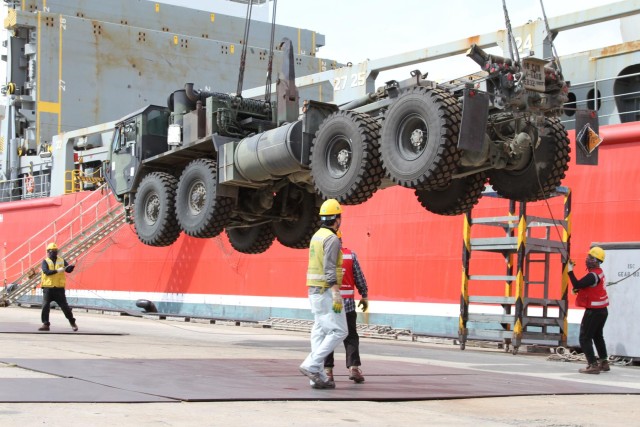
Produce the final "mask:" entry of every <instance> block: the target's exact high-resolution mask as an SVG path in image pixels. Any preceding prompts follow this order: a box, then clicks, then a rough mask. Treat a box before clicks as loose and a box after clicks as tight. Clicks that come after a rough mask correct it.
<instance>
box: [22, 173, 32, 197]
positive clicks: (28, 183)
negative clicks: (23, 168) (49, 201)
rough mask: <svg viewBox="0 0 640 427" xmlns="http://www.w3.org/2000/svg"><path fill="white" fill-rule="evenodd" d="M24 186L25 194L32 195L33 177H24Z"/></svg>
mask: <svg viewBox="0 0 640 427" xmlns="http://www.w3.org/2000/svg"><path fill="white" fill-rule="evenodd" d="M24 186H25V187H26V189H27V193H33V187H34V182H33V176H31V175H27V176H26V178H25V179H24Z"/></svg>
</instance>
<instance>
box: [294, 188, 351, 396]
mask: <svg viewBox="0 0 640 427" xmlns="http://www.w3.org/2000/svg"><path fill="white" fill-rule="evenodd" d="M320 220H321V221H322V225H321V227H320V229H319V230H318V231H316V233H315V234H314V235H313V237H312V238H311V242H310V243H309V265H308V268H307V288H308V294H309V303H310V305H311V312H312V313H313V317H314V322H313V327H312V329H311V352H310V353H309V355H308V356H307V357H306V358H305V360H304V361H303V362H302V364H301V365H300V368H299V370H300V372H301V373H302V374H303V375H306V376H307V377H308V378H309V381H310V384H311V387H312V388H319V389H324V388H335V387H336V383H335V382H334V381H333V380H331V379H330V378H329V377H328V376H327V374H326V372H325V371H324V360H325V358H326V357H327V356H328V355H329V353H331V352H333V350H334V349H335V348H336V347H337V346H338V345H340V343H341V342H342V341H343V340H344V339H345V337H346V336H347V319H346V316H345V313H344V310H343V301H342V297H341V296H340V284H341V283H342V252H341V251H340V249H341V246H342V244H341V243H340V239H338V236H336V231H337V230H338V229H339V228H340V224H341V221H342V207H341V206H340V203H338V201H337V200H335V199H329V200H327V201H325V202H324V203H323V204H322V206H321V207H320Z"/></svg>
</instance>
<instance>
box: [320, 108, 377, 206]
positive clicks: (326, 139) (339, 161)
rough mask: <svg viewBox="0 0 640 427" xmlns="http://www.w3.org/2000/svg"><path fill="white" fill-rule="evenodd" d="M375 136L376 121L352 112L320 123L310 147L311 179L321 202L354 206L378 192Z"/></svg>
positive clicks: (335, 115)
mask: <svg viewBox="0 0 640 427" xmlns="http://www.w3.org/2000/svg"><path fill="white" fill-rule="evenodd" d="M379 134H380V125H378V122H376V121H375V120H374V119H372V118H371V117H369V116H368V115H367V114H361V113H355V112H353V111H338V112H335V113H333V114H332V115H330V116H329V117H327V118H326V119H325V120H324V121H323V122H322V124H321V125H320V128H319V129H318V131H317V132H316V136H315V138H314V140H313V143H312V145H311V176H312V177H313V181H314V185H315V188H316V191H317V193H318V194H320V196H322V198H323V199H336V200H338V201H339V202H340V203H342V204H345V205H357V204H359V203H363V202H365V201H367V200H368V199H369V198H371V196H372V195H373V193H375V192H376V191H377V190H378V188H379V187H380V183H381V182H382V177H383V176H384V170H383V169H382V164H381V162H380V154H379V152H378V147H379Z"/></svg>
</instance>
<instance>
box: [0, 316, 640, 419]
mask: <svg viewBox="0 0 640 427" xmlns="http://www.w3.org/2000/svg"><path fill="white" fill-rule="evenodd" d="M74 313H75V316H76V318H77V323H78V326H79V328H80V329H79V331H78V332H73V331H72V330H71V328H70V327H69V325H68V323H67V321H66V319H64V317H63V316H62V313H61V312H60V311H59V310H53V311H52V313H51V323H52V325H51V331H50V332H38V331H37V328H38V327H39V326H40V322H39V319H40V311H39V310H38V309H29V308H21V307H7V308H0V384H2V386H1V387H0V425H2V426H20V427H26V426H35V425H38V426H40V425H51V426H57V425H60V426H65V427H69V426H87V425H92V426H113V425H114V424H115V425H119V426H129V425H131V426H134V425H135V426H147V425H148V426H157V425H166V426H217V425H224V426H250V425H260V426H288V425H291V426H313V425H325V426H326V425H331V426H343V425H360V424H361V425H367V426H398V425H405V426H412V425H457V426H478V425H482V426H513V425H527V426H549V425H554V426H599V425H602V426H604V425H607V426H615V425H620V426H622V425H624V426H628V425H634V424H636V423H637V420H638V419H640V417H639V416H640V407H639V405H638V404H637V403H638V402H639V401H640V400H639V397H638V394H640V368H638V367H636V366H620V365H613V366H612V369H611V371H610V372H607V373H601V374H600V375H584V374H579V373H578V369H579V368H581V367H583V366H584V363H581V362H567V361H558V360H553V359H552V358H550V357H549V353H531V354H530V353H527V352H526V351H520V352H519V353H518V354H517V355H513V354H511V353H506V352H504V351H503V350H500V349H498V348H497V346H496V347H474V346H467V348H466V350H464V351H461V350H460V349H459V347H458V346H456V345H453V343H452V342H451V340H440V341H438V340H434V341H433V342H429V341H428V340H421V341H417V342H416V341H411V340H402V341H398V340H382V339H372V338H361V353H362V360H363V366H362V370H363V373H364V375H365V377H366V381H365V382H364V383H362V384H355V383H354V382H353V381H349V379H348V378H347V370H346V368H344V366H343V365H342V364H343V363H344V349H343V348H340V349H339V350H338V351H337V353H336V364H337V365H339V367H336V369H335V375H336V389H334V390H314V389H311V388H310V386H309V383H308V380H307V378H306V377H304V376H302V375H301V374H300V373H299V372H298V365H299V364H300V363H301V361H302V360H303V359H304V358H305V356H306V355H307V353H308V351H309V336H308V333H305V332H295V331H286V330H275V329H267V328H264V327H262V326H260V325H257V324H242V325H236V324H235V323H233V322H218V323H215V324H210V323H208V322H206V323H205V322H195V321H193V320H192V321H191V322H185V321H184V319H179V318H178V319H173V320H171V318H167V319H164V320H158V319H156V318H151V317H145V318H142V317H134V316H122V315H115V314H112V315H109V314H105V313H96V312H92V311H87V310H79V309H76V310H75V311H74ZM605 338H606V337H605Z"/></svg>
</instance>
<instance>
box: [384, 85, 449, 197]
mask: <svg viewBox="0 0 640 427" xmlns="http://www.w3.org/2000/svg"><path fill="white" fill-rule="evenodd" d="M460 118H461V109H460V104H459V103H458V100H457V99H455V98H454V97H453V96H451V95H450V94H449V93H447V92H445V91H443V90H440V89H430V88H425V87H414V88H412V89H409V90H408V91H407V92H405V93H403V94H402V95H400V97H399V98H398V100H397V101H396V102H395V103H393V104H392V105H391V107H390V108H389V110H388V111H387V113H386V114H385V117H384V122H383V123H382V134H381V141H380V156H381V158H382V164H383V166H384V168H385V170H386V172H387V174H388V175H389V177H390V178H391V179H392V180H393V182H395V183H397V184H399V185H402V186H403V187H410V188H419V189H424V190H430V189H435V188H442V187H445V186H446V185H448V184H449V181H451V175H452V174H453V173H454V171H455V170H456V169H457V167H458V164H459V162H460V152H459V150H458V148H457V144H458V132H459V128H460Z"/></svg>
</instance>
